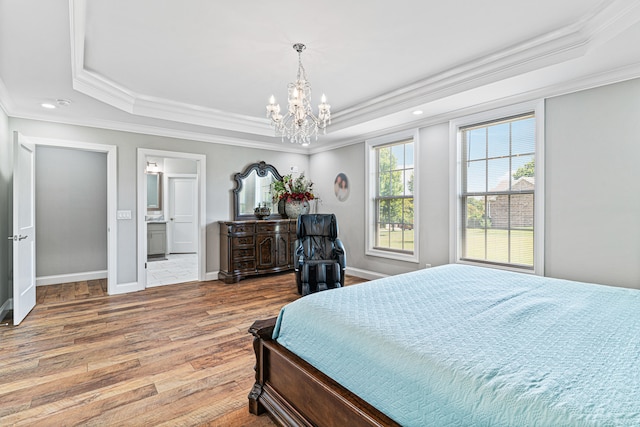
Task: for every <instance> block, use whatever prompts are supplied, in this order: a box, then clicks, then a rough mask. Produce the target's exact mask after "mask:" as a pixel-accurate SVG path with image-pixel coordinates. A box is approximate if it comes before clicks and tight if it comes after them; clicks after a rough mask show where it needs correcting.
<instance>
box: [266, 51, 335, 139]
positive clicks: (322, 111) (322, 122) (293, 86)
mask: <svg viewBox="0 0 640 427" xmlns="http://www.w3.org/2000/svg"><path fill="white" fill-rule="evenodd" d="M293 49H294V50H295V51H296V52H298V77H297V79H296V81H295V82H294V83H289V85H288V86H287V89H288V92H289V109H288V111H287V114H285V115H284V116H283V115H282V114H280V104H276V99H275V98H274V96H273V95H271V98H269V105H267V117H268V118H270V119H271V124H272V125H273V127H274V128H275V131H276V136H280V137H282V140H283V141H284V138H285V137H287V138H289V140H290V141H291V142H292V143H297V144H302V145H309V144H310V143H311V138H312V137H314V138H315V140H316V141H317V140H318V129H322V133H323V134H324V133H326V128H327V125H328V124H331V106H330V105H329V104H327V97H326V96H324V94H323V95H322V98H321V101H320V105H318V116H317V117H316V116H314V115H313V111H312V110H311V102H310V101H309V99H310V98H311V86H310V85H309V82H308V81H307V74H306V72H305V70H304V67H303V66H302V51H303V50H305V49H306V46H305V45H303V44H302V43H296V44H294V45H293Z"/></svg>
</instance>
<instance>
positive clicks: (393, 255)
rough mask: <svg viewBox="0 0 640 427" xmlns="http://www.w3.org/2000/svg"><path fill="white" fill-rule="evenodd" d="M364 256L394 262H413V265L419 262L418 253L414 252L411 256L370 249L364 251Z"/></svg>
mask: <svg viewBox="0 0 640 427" xmlns="http://www.w3.org/2000/svg"><path fill="white" fill-rule="evenodd" d="M365 255H368V256H375V257H379V258H387V259H394V260H397V261H405V262H413V263H416V264H418V262H419V258H418V253H417V252H414V253H412V254H407V253H400V252H393V251H385V250H381V249H373V248H370V249H367V250H366V252H365Z"/></svg>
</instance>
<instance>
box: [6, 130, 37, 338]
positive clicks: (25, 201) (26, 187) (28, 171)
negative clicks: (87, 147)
mask: <svg viewBox="0 0 640 427" xmlns="http://www.w3.org/2000/svg"><path fill="white" fill-rule="evenodd" d="M14 135H15V136H14V143H13V150H14V153H13V236H10V237H9V238H10V239H11V240H13V324H14V325H17V324H19V323H20V322H22V320H23V319H24V318H25V317H26V316H27V314H29V312H30V311H31V309H32V308H33V307H35V305H36V212H35V157H36V150H35V145H34V144H31V143H29V142H28V141H27V140H26V139H25V138H24V137H23V136H22V135H20V134H19V133H17V132H16V133H14Z"/></svg>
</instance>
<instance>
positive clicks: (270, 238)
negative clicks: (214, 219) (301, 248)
mask: <svg viewBox="0 0 640 427" xmlns="http://www.w3.org/2000/svg"><path fill="white" fill-rule="evenodd" d="M219 224H220V272H219V273H218V279H220V280H222V281H223V282H225V283H235V282H237V281H239V280H240V279H242V278H245V277H249V276H255V275H258V274H266V273H277V272H279V271H286V270H292V269H293V253H294V245H295V241H296V224H297V221H296V220H295V219H278V220H251V221H219Z"/></svg>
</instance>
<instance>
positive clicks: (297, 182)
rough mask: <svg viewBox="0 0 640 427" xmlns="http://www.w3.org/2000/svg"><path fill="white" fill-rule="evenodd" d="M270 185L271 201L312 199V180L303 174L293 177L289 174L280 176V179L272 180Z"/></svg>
mask: <svg viewBox="0 0 640 427" xmlns="http://www.w3.org/2000/svg"><path fill="white" fill-rule="evenodd" d="M271 185H272V188H271V190H272V194H273V201H274V202H275V203H277V202H278V201H280V200H283V199H284V201H286V202H290V201H294V200H299V201H305V200H313V199H314V198H315V196H314V195H313V182H311V181H310V180H308V179H306V178H305V177H304V174H300V176H299V177H297V178H294V177H293V176H292V175H291V174H289V175H285V176H283V177H282V181H274V182H273V184H271Z"/></svg>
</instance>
